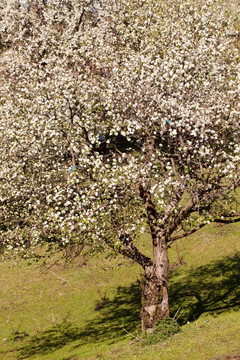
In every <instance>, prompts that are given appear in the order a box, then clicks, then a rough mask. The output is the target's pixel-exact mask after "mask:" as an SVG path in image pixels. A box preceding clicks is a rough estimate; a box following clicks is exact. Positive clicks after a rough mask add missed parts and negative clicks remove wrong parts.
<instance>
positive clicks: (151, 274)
mask: <svg viewBox="0 0 240 360" xmlns="http://www.w3.org/2000/svg"><path fill="white" fill-rule="evenodd" d="M168 263H169V262H168V252H167V241H166V238H165V237H159V238H158V239H157V241H156V242H155V246H154V249H153V266H148V267H146V268H145V284H144V286H143V288H142V310H141V319H142V331H144V332H145V331H146V332H152V331H153V330H154V325H155V323H156V322H158V321H160V320H161V319H163V318H166V317H168V316H169V302H168Z"/></svg>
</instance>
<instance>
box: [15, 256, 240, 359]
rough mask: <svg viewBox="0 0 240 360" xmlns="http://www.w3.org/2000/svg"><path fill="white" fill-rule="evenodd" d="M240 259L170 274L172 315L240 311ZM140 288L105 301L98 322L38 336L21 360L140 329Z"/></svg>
mask: <svg viewBox="0 0 240 360" xmlns="http://www.w3.org/2000/svg"><path fill="white" fill-rule="evenodd" d="M239 274H240V257H239V256H236V257H235V258H224V259H222V260H219V261H217V262H214V263H211V264H208V265H205V266H200V267H198V268H195V269H192V270H190V271H186V270H185V269H184V268H180V269H178V270H176V271H174V272H173V273H172V274H171V287H170V304H171V309H172V314H173V315H174V313H175V312H176V311H177V309H179V308H181V311H182V315H181V318H180V319H179V320H180V322H181V323H185V322H186V321H192V320H195V319H197V318H198V317H199V316H200V315H201V314H203V313H212V314H217V313H221V312H224V311H229V310H238V309H239V307H240V277H239ZM140 306H141V305H140V286H139V284H132V285H131V286H129V287H122V286H119V287H118V289H117V291H116V295H115V297H114V298H113V299H112V300H109V299H105V302H104V306H103V308H102V309H101V310H100V311H98V313H97V314H98V316H97V318H96V319H93V320H92V321H89V322H87V324H86V325H85V327H84V328H79V327H77V326H75V325H73V324H71V323H70V322H67V321H63V322H62V323H61V324H58V325H55V326H53V327H51V328H50V329H47V330H45V331H43V332H39V333H38V334H37V335H36V336H33V337H31V338H29V339H28V342H27V343H25V344H24V345H22V346H21V347H20V348H19V349H18V358H19V359H26V358H28V357H30V356H33V355H37V354H48V353H51V352H53V351H55V350H57V349H59V348H61V347H63V346H64V345H67V344H69V343H71V342H74V341H77V343H76V344H74V347H76V348H77V347H79V346H81V345H84V344H87V343H96V342H100V341H104V340H108V341H114V340H115V339H118V340H119V339H120V338H124V337H125V336H127V332H126V331H128V332H130V333H134V331H136V329H139V326H140V318H139V312H140Z"/></svg>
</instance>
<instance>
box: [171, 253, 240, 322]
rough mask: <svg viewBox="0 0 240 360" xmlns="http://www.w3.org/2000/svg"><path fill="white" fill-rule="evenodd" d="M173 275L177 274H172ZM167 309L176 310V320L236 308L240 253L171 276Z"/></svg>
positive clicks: (239, 295) (239, 290)
mask: <svg viewBox="0 0 240 360" xmlns="http://www.w3.org/2000/svg"><path fill="white" fill-rule="evenodd" d="M176 275H177V273H176ZM170 304H171V311H172V314H173V315H174V314H175V312H176V311H177V310H178V309H180V312H182V315H181V317H180V319H179V322H180V323H182V324H183V323H185V322H186V321H194V320H196V319H197V318H198V317H199V316H200V315H202V314H203V313H209V314H212V315H214V314H216V315H217V314H220V313H222V312H225V311H230V310H239V309H240V253H239V254H236V256H235V257H233V258H229V257H226V258H224V259H222V260H219V261H216V262H212V263H210V264H208V265H205V266H200V267H198V268H196V269H192V270H190V271H189V272H188V273H187V274H184V276H183V277H181V276H174V275H173V277H172V281H171V288H170Z"/></svg>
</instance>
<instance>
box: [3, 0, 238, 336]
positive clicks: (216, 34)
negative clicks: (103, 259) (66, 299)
mask: <svg viewBox="0 0 240 360" xmlns="http://www.w3.org/2000/svg"><path fill="white" fill-rule="evenodd" d="M234 16H235V17H233V16H231V15H230V13H228V12H227V11H224V10H223V9H222V7H221V6H220V5H218V2H214V1H209V2H207V3H206V2H204V5H203V4H201V2H199V3H196V2H192V1H187V2H184V4H182V2H181V1H180V0H179V1H175V2H172V1H168V0H167V1H164V2H163V1H161V0H159V1H154V0H146V1H139V0H131V1H129V0H119V1H114V0H106V1H104V2H100V1H95V2H94V1H84V0H76V1H75V0H73V1H70V0H69V1H68V0H66V1H60V0H51V1H49V2H48V1H43V2H41V1H40V0H39V1H29V2H28V6H26V5H24V4H21V1H20V2H16V1H12V0H5V2H4V4H3V5H2V8H1V14H0V31H1V33H0V36H1V43H2V46H3V47H4V51H2V55H1V58H2V61H1V63H2V65H1V71H0V73H1V85H2V86H1V88H2V89H1V95H2V100H1V118H0V127H1V135H0V136H1V141H0V147H1V159H0V161H1V167H0V169H1V170H0V171H1V174H0V177H1V195H0V202H1V214H0V236H1V249H2V251H10V250H11V249H15V251H18V252H21V251H24V249H29V251H32V249H33V248H34V247H35V248H36V247H39V245H42V244H45V245H48V246H49V247H54V248H56V247H59V248H60V249H68V248H71V247H75V248H76V249H79V248H82V246H88V248H90V249H91V250H92V251H93V252H94V251H106V249H110V250H111V251H112V252H114V253H117V254H122V255H123V256H125V257H128V258H130V259H132V260H133V261H135V262H137V263H138V264H139V265H141V266H142V267H143V269H144V274H145V286H144V288H143V290H142V310H141V318H142V328H143V330H144V331H145V330H146V331H152V330H153V328H154V324H155V322H156V321H159V320H161V319H162V318H164V317H167V316H169V302H168V247H169V245H170V244H171V243H172V242H173V241H175V240H176V239H180V238H183V237H185V236H187V235H190V234H192V233H194V232H195V231H197V230H199V229H200V228H202V227H203V226H205V225H206V224H207V223H209V222H210V221H214V220H216V219H218V220H219V221H224V220H223V219H224V218H226V219H228V220H229V219H231V218H232V217H233V216H234V215H236V212H235V210H236V209H235V208H233V204H234V194H235V190H236V189H237V187H238V186H239V183H240V175H239V163H240V121H239V110H240V102H239V91H240V85H239V80H240V77H239V50H238V48H237V46H235V38H236V37H235V35H237V32H236V30H235V28H234V26H235V23H236V19H237V18H236V15H234ZM103 142H104V147H103V146H102V145H103ZM234 206H235V205H234ZM221 219H222V220H221ZM142 232H145V233H149V234H150V235H151V246H152V257H151V258H150V257H148V256H146V255H145V254H144V253H142V252H141V250H140V248H139V247H138V239H139V237H140V235H141V233H142Z"/></svg>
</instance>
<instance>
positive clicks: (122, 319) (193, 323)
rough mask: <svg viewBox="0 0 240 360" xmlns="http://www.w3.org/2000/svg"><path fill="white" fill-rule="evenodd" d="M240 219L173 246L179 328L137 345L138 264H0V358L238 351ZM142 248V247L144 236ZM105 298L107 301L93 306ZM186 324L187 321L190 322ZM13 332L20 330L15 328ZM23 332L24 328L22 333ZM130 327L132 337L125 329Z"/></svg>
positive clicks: (69, 359)
mask: <svg viewBox="0 0 240 360" xmlns="http://www.w3.org/2000/svg"><path fill="white" fill-rule="evenodd" d="M239 239H240V225H239V224H235V225H229V226H216V225H214V224H212V225H210V226H208V228H205V229H204V230H202V231H201V232H199V233H197V234H195V236H192V237H189V238H188V239H184V240H182V241H181V242H178V250H179V254H180V257H182V261H183V262H185V263H186V264H185V265H182V266H180V267H177V266H175V264H176V263H177V252H176V246H175V245H173V246H172V249H170V261H171V268H172V271H171V280H170V296H171V300H170V301H171V310H172V314H173V315H174V314H175V313H176V311H177V310H178V309H179V308H181V310H180V311H179V313H181V315H180V317H179V322H180V323H181V324H182V331H181V332H180V333H179V334H177V335H175V336H174V337H173V338H171V339H169V340H168V341H167V343H164V344H158V345H155V346H149V347H146V346H145V347H142V346H141V345H140V344H139V343H137V342H135V339H134V337H133V336H137V335H138V332H139V331H140V321H139V309H140V298H139V284H138V283H137V282H136V280H137V279H140V277H141V269H140V268H139V267H138V266H136V265H133V264H132V263H130V262H123V261H122V260H121V259H119V261H118V262H119V263H120V262H123V264H122V265H121V266H119V267H118V268H117V267H112V266H113V261H110V260H105V259H100V258H99V259H92V260H91V261H90V263H89V264H88V265H87V266H85V265H82V264H79V265H76V264H75V266H72V267H70V266H68V267H63V266H61V267H56V266H55V267H53V268H51V271H50V272H45V271H44V268H39V267H37V266H36V265H29V266H28V265H27V263H26V262H20V263H18V264H14V263H12V262H9V263H5V264H1V265H0V286H1V294H0V304H1V311H0V359H3V360H16V359H21V358H27V359H35V360H36V359H41V360H49V359H53V360H54V359H56V360H77V359H78V360H79V359H113V360H114V359H128V360H129V359H148V358H149V357H151V359H159V358H161V359H162V360H165V359H168V360H171V359H172V360H180V359H190V360H195V359H196V360H204V359H216V358H218V356H220V355H234V354H235V355H236V354H240V345H239V344H240V284H239V272H240V271H239V270H240V261H239V257H238V256H237V254H238V252H239V251H240V241H239ZM142 247H145V251H147V239H146V238H145V239H143V241H142ZM102 300H103V303H104V306H103V307H102V308H101V309H100V310H98V311H95V308H96V305H97V304H99V303H100V302H101V301H102ZM188 322H189V323H188ZM16 332H18V333H19V334H16ZM24 333H26V334H28V335H29V336H26V337H24V338H22V339H21V337H23V336H24ZM129 333H131V335H130V334H129Z"/></svg>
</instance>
